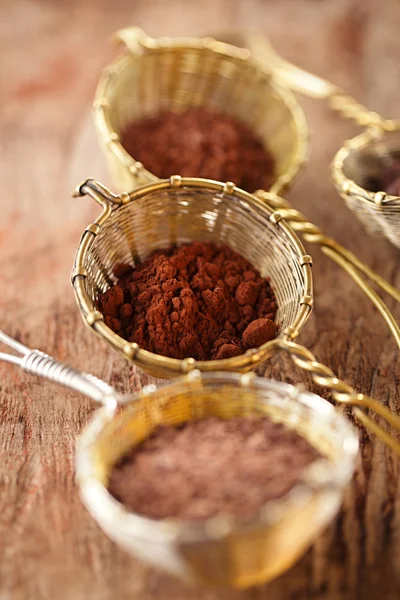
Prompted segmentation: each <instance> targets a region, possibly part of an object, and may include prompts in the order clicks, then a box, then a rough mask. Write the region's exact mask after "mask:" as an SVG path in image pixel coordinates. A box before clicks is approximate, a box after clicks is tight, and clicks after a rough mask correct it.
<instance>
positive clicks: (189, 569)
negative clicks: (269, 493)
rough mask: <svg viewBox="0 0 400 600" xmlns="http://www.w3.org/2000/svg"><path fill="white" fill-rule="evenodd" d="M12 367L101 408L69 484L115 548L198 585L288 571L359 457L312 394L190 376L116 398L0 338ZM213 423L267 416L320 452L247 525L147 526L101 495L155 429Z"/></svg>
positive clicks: (242, 583)
mask: <svg viewBox="0 0 400 600" xmlns="http://www.w3.org/2000/svg"><path fill="white" fill-rule="evenodd" d="M0 341H1V342H3V343H4V344H6V345H7V346H9V347H11V348H13V349H14V350H16V351H17V353H18V354H19V355H18V354H17V355H16V354H7V353H4V352H0V360H4V361H7V362H10V363H13V364H15V365H18V366H19V367H21V368H22V369H23V370H25V371H27V372H29V373H32V374H36V375H40V376H42V377H44V378H47V379H49V380H51V381H55V382H58V383H61V384H63V385H65V386H67V387H69V388H72V389H75V390H77V391H80V392H82V393H84V394H86V395H87V396H89V397H90V398H92V399H93V400H95V401H96V402H97V403H100V405H102V408H100V409H99V410H98V411H96V412H95V414H94V417H93V419H92V421H91V422H90V423H89V425H88V426H87V428H86V429H85V431H84V432H83V434H82V435H81V437H80V438H79V440H78V444H77V452H76V471H77V482H78V485H79V488H80V492H81V497H82V500H83V502H84V504H85V505H86V507H87V509H88V510H89V512H90V513H91V515H92V516H93V517H94V519H95V520H96V521H97V523H98V524H99V525H100V527H101V528H102V529H103V530H104V531H105V532H106V533H107V534H108V535H109V536H110V537H111V539H113V540H114V541H115V542H117V543H118V544H120V545H121V546H122V547H123V548H125V549H126V550H127V551H129V552H130V553H131V554H133V555H135V556H137V557H138V558H140V559H142V560H144V561H145V562H148V563H150V564H152V565H154V566H156V567H157V568H163V569H166V570H168V571H170V572H171V573H173V574H175V575H178V576H181V577H184V578H190V579H194V580H198V581H201V582H203V583H208V584H214V585H219V586H221V585H223V586H231V587H249V586H251V585H255V584H260V583H263V582H265V581H268V580H270V579H272V578H274V577H276V576H277V575H279V574H281V573H282V572H284V571H285V570H286V569H288V568H289V567H290V566H291V565H292V564H293V563H294V562H295V561H296V560H297V559H298V558H299V557H300V556H301V555H302V554H303V553H304V552H305V550H306V549H307V547H308V546H309V545H310V544H311V543H312V542H313V540H314V539H315V537H316V536H317V535H318V533H319V532H320V531H321V529H322V528H323V527H324V526H325V525H326V524H327V523H328V522H329V521H330V520H331V519H332V518H333V516H334V515H335V513H336V512H337V510H338V508H339V506H340V504H341V502H342V500H343V494H344V490H345V487H346V484H347V483H348V481H349V480H350V478H351V477H352V474H353V471H354V466H355V460H356V456H357V451H358V440H357V435H356V433H355V430H354V428H353V427H352V426H351V425H350V423H349V421H348V420H347V418H346V417H345V416H344V415H342V414H340V413H339V412H338V411H335V410H334V408H333V407H332V406H331V405H330V404H329V403H328V402H326V400H323V399H322V398H320V397H319V396H316V395H315V394H310V393H308V392H306V391H304V390H300V389H298V388H296V387H294V386H291V385H287V384H284V383H278V382H274V381H269V380H267V379H261V378H258V377H255V376H254V375H253V374H246V375H242V376H240V375H238V374H231V373H209V374H204V375H201V374H200V373H199V372H198V371H193V372H191V373H190V374H188V375H186V376H185V377H184V378H182V379H180V380H175V381H174V382H173V383H172V384H170V385H167V386H164V387H161V388H159V389H156V388H155V386H148V387H147V388H144V389H143V390H142V391H141V392H140V393H138V394H136V395H134V396H129V397H128V396H127V397H122V396H121V395H120V394H118V393H117V392H116V390H114V389H113V388H112V387H110V386H109V385H107V384H106V383H105V382H103V381H101V380H99V379H97V378H96V377H93V376H91V375H88V374H86V373H80V372H78V371H75V370H73V369H71V368H70V367H68V366H66V365H63V364H61V363H59V362H57V361H56V360H54V359H53V358H51V357H50V356H48V355H46V354H44V353H43V352H40V351H38V350H30V349H29V348H27V347H26V346H24V345H23V344H21V343H20V342H16V341H15V340H13V339H12V338H10V337H8V336H7V335H5V334H4V333H3V332H1V331H0ZM207 416H214V417H218V418H222V419H230V418H232V417H234V416H245V417H248V416H255V417H263V416H266V417H268V418H270V419H272V420H274V421H276V422H280V423H283V424H284V425H285V426H287V427H289V428H290V429H294V430H296V431H297V432H298V433H299V434H300V435H301V436H303V437H305V438H306V439H308V440H309V442H310V443H311V444H312V445H313V446H314V447H316V448H318V450H319V451H320V453H321V454H322V457H323V458H322V459H318V460H316V461H314V462H313V463H312V464H311V465H310V466H309V467H308V468H307V469H305V470H304V471H303V473H302V476H301V478H300V481H299V483H298V484H297V485H296V486H295V487H294V488H293V489H292V490H290V492H288V493H287V494H285V495H284V496H282V497H281V498H279V499H277V500H273V501H270V502H267V503H265V504H264V505H263V506H262V507H261V508H260V510H259V511H257V512H255V513H254V514H253V515H251V516H250V517H249V518H248V519H246V520H245V519H242V518H241V519H239V518H234V517H232V516H230V515H228V514H218V515H216V516H214V517H212V518H209V519H203V520H199V521H194V522H190V521H184V520H181V519H164V520H155V519H149V518H146V517H143V516H142V515H140V514H137V513H133V512H130V511H127V510H126V509H125V508H124V506H123V505H122V504H120V503H119V502H117V501H116V500H115V499H114V498H113V497H112V496H111V495H110V494H109V492H108V491H107V484H108V479H109V474H110V470H111V469H112V467H113V465H114V464H115V463H116V462H117V461H118V460H119V458H121V457H122V456H123V455H124V454H126V452H127V451H128V450H130V449H131V448H132V447H134V446H135V445H137V444H138V443H140V441H142V440H143V439H145V438H146V437H148V436H149V435H151V433H152V431H153V430H154V429H155V428H156V427H157V426H159V425H161V424H163V425H176V424H181V423H184V422H186V421H189V420H193V419H202V418H205V417H207Z"/></svg>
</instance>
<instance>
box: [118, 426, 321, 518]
mask: <svg viewBox="0 0 400 600" xmlns="http://www.w3.org/2000/svg"><path fill="white" fill-rule="evenodd" d="M320 456H321V455H320V454H319V452H318V451H317V450H316V449H315V448H314V447H313V446H311V445H310V444H309V442H308V441H307V440H305V439H304V438H302V437H301V436H300V435H299V434H297V433H296V432H295V431H293V430H289V429H287V428H286V427H285V426H284V425H282V424H279V423H274V422H273V421H270V420H269V419H268V418H265V417H264V418H244V417H235V418H233V419H230V420H227V421H223V420H219V419H217V418H206V419H203V420H199V421H191V422H188V423H186V424H184V425H183V426H181V427H178V428H176V427H166V426H164V427H160V428H158V429H157V430H156V431H155V432H154V433H153V435H152V436H151V437H150V438H148V439H147V440H146V441H144V442H143V443H142V444H141V445H139V446H138V447H136V448H134V449H133V450H132V451H131V452H129V453H128V454H127V455H126V456H125V457H124V458H123V459H122V460H121V461H119V463H118V464H116V465H115V466H114V467H113V469H112V472H111V475H110V480H109V484H108V490H109V492H110V493H111V494H112V495H113V496H114V497H115V498H116V499H117V500H119V501H120V502H122V504H124V505H125V506H126V507H127V508H128V509H129V510H131V511H134V512H137V513H140V514H142V515H145V516H147V517H151V518H154V519H163V518H167V517H180V518H183V519H204V518H207V517H210V516H212V515H215V514H217V513H221V512H224V513H229V514H232V515H242V516H251V515H252V514H254V513H255V512H256V511H257V510H258V509H259V508H260V507H261V506H262V504H264V503H265V502H267V501H268V500H273V499H276V498H280V497H282V496H283V495H284V494H286V493H287V492H288V491H289V490H291V489H292V488H293V486H294V485H295V484H296V483H297V482H298V481H299V480H300V478H301V475H302V472H303V470H304V468H305V467H307V466H308V465H310V464H311V463H312V462H313V461H314V460H316V459H317V458H320Z"/></svg>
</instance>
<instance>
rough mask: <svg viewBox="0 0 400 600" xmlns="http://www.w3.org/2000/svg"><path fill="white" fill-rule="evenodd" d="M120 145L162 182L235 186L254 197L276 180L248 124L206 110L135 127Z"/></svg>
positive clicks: (130, 127) (269, 160) (128, 129)
mask: <svg viewBox="0 0 400 600" xmlns="http://www.w3.org/2000/svg"><path fill="white" fill-rule="evenodd" d="M121 143H122V145H123V146H124V147H125V149H126V150H127V151H128V152H129V154H130V155H131V156H133V158H135V159H136V160H138V161H140V162H141V163H143V165H144V166H145V168H146V169H147V170H149V171H150V172H151V173H154V175H156V176H157V177H161V178H167V177H170V176H171V175H181V176H182V177H205V178H208V179H216V180H218V181H233V182H234V183H235V184H236V185H237V186H238V187H240V188H242V189H244V190H247V191H249V192H254V191H256V190H257V189H265V190H268V189H269V188H270V187H271V185H272V183H273V182H274V180H275V164H274V159H273V157H272V155H271V154H270V153H269V152H268V151H267V150H265V149H264V147H263V145H262V143H261V141H260V140H259V139H258V137H257V136H255V135H254V133H253V132H252V131H251V130H250V129H249V128H248V127H247V125H245V124H244V123H241V122H239V121H237V120H236V119H233V118H232V117H229V116H227V115H222V114H219V113H215V112H212V111H210V110H208V109H204V108H190V109H188V110H187V111H186V112H184V113H182V114H176V113H173V112H170V111H166V112H163V113H159V114H157V115H155V116H152V117H147V118H144V119H141V120H140V121H137V122H134V123H131V124H129V125H128V126H127V127H126V129H125V130H124V131H123V132H122V135H121Z"/></svg>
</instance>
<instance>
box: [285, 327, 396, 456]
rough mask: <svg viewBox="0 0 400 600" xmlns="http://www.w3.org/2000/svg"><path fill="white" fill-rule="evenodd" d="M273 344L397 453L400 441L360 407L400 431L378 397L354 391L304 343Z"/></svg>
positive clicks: (394, 417) (391, 413)
mask: <svg viewBox="0 0 400 600" xmlns="http://www.w3.org/2000/svg"><path fill="white" fill-rule="evenodd" d="M277 345H278V346H279V348H280V349H281V350H285V351H286V352H288V353H289V354H290V356H291V358H292V360H293V362H294V363H295V365H297V366H298V367H300V369H302V370H303V371H306V372H307V373H309V374H310V375H311V377H312V379H313V381H314V383H315V384H316V385H318V386H319V387H323V388H326V389H328V390H330V391H331V393H332V396H333V398H334V400H336V402H338V403H339V404H345V405H348V406H351V407H352V408H353V413H354V415H355V416H356V417H357V418H358V419H359V420H360V421H361V422H362V423H363V424H364V425H365V426H366V427H367V428H368V429H370V430H371V431H372V432H373V433H375V434H376V435H377V436H378V437H379V438H380V439H381V441H383V442H384V443H385V444H386V445H387V446H389V447H390V448H391V449H392V450H394V451H395V452H396V454H398V455H399V456H400V442H399V441H398V439H396V437H395V436H392V435H390V434H389V433H388V432H387V431H385V430H384V429H383V428H382V427H380V425H378V424H377V423H376V422H375V421H373V420H372V419H370V418H369V416H367V414H366V413H365V412H364V411H365V409H367V410H372V411H374V412H375V413H376V414H377V415H378V416H379V417H381V418H382V419H384V420H385V421H386V422H387V423H388V424H389V425H391V426H392V427H393V428H394V429H396V430H397V431H400V417H398V416H397V415H395V414H394V413H393V412H392V411H390V410H389V409H388V408H386V406H384V405H383V404H382V403H381V402H379V401H378V400H375V399H374V398H371V397H369V396H365V395H364V394H358V393H357V392H356V391H355V390H354V388H353V387H352V386H351V385H349V384H348V383H345V382H344V381H342V380H340V379H338V378H337V377H336V376H335V374H334V372H333V371H332V370H331V369H329V367H327V366H325V365H323V364H322V363H319V362H318V361H317V360H316V358H315V356H314V355H313V353H312V352H310V350H308V349H307V348H304V346H301V345H300V344H296V343H295V342H293V341H290V340H287V339H282V340H277Z"/></svg>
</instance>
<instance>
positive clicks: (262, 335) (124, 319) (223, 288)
mask: <svg viewBox="0 0 400 600" xmlns="http://www.w3.org/2000/svg"><path fill="white" fill-rule="evenodd" d="M115 273H116V275H117V277H119V280H118V283H117V285H115V286H114V287H111V288H109V289H108V290H107V291H106V292H105V293H104V294H102V295H101V296H100V298H99V308H100V310H101V311H102V313H103V315H104V318H105V323H106V324H107V325H108V326H109V327H110V328H111V329H112V330H113V331H115V332H116V333H118V334H119V335H121V336H122V337H123V338H125V339H126V340H128V341H130V342H136V343H137V344H139V345H140V346H141V347H142V348H144V349H145V350H149V351H151V352H155V353H156V354H161V355H163V356H169V357H171V358H178V359H184V358H188V357H193V358H195V359H196V360H209V359H223V358H229V357H232V356H238V355H240V354H242V353H243V352H245V351H246V350H247V349H248V348H254V347H258V346H260V345H262V344H264V343H265V342H267V341H269V340H271V339H273V338H274V337H275V336H276V333H277V327H276V325H275V323H274V322H273V319H274V317H275V313H276V309H277V305H276V300H275V295H274V292H273V290H272V288H271V285H270V283H269V281H268V280H267V279H263V278H262V277H261V276H260V273H259V272H258V271H257V270H256V269H255V268H254V267H253V266H252V265H251V264H250V263H249V262H248V261H247V260H246V259H245V258H243V257H242V256H240V255H239V254H238V253H237V252H234V251H233V250H231V249H230V248H228V247H227V246H223V247H218V246H216V245H215V244H211V243H202V242H193V243H190V244H184V245H182V246H180V247H179V248H176V247H174V248H169V249H167V250H159V251H156V252H154V253H153V254H152V255H151V256H149V257H148V258H147V260H145V261H144V262H143V263H142V264H139V265H138V266H137V267H136V268H135V269H132V267H130V266H129V265H119V266H118V267H117V269H116V270H115Z"/></svg>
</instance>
